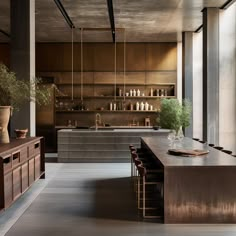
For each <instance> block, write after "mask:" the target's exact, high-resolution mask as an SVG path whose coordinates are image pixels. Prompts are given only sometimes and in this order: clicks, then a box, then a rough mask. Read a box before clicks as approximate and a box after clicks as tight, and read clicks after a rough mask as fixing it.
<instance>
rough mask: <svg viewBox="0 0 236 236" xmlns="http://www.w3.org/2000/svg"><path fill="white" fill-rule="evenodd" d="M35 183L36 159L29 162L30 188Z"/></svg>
mask: <svg viewBox="0 0 236 236" xmlns="http://www.w3.org/2000/svg"><path fill="white" fill-rule="evenodd" d="M33 182H34V158H32V159H30V160H29V186H30V185H31V184H32V183H33Z"/></svg>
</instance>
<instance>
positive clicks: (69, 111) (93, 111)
mask: <svg viewBox="0 0 236 236" xmlns="http://www.w3.org/2000/svg"><path fill="white" fill-rule="evenodd" d="M91 112H92V113H96V112H97V113H102V112H110V113H114V112H117V113H119V112H124V113H125V112H135V113H147V112H148V113H156V112H157V111H150V110H149V111H146V110H145V111H137V110H115V111H110V110H58V111H56V113H91Z"/></svg>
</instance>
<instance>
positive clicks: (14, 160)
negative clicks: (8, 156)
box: [12, 150, 20, 167]
mask: <svg viewBox="0 0 236 236" xmlns="http://www.w3.org/2000/svg"><path fill="white" fill-rule="evenodd" d="M19 163H20V150H18V151H16V152H13V153H12V167H14V166H16V165H18V164H19Z"/></svg>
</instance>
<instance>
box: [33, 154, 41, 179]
mask: <svg viewBox="0 0 236 236" xmlns="http://www.w3.org/2000/svg"><path fill="white" fill-rule="evenodd" d="M40 164H41V163H40V155H37V156H36V157H35V158H34V167H35V169H34V170H35V179H38V178H39V176H40Z"/></svg>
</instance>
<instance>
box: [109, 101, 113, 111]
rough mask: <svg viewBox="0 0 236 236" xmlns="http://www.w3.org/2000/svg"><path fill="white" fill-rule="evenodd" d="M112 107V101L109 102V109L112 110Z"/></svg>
mask: <svg viewBox="0 0 236 236" xmlns="http://www.w3.org/2000/svg"><path fill="white" fill-rule="evenodd" d="M112 107H113V106H112V102H110V111H112Z"/></svg>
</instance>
